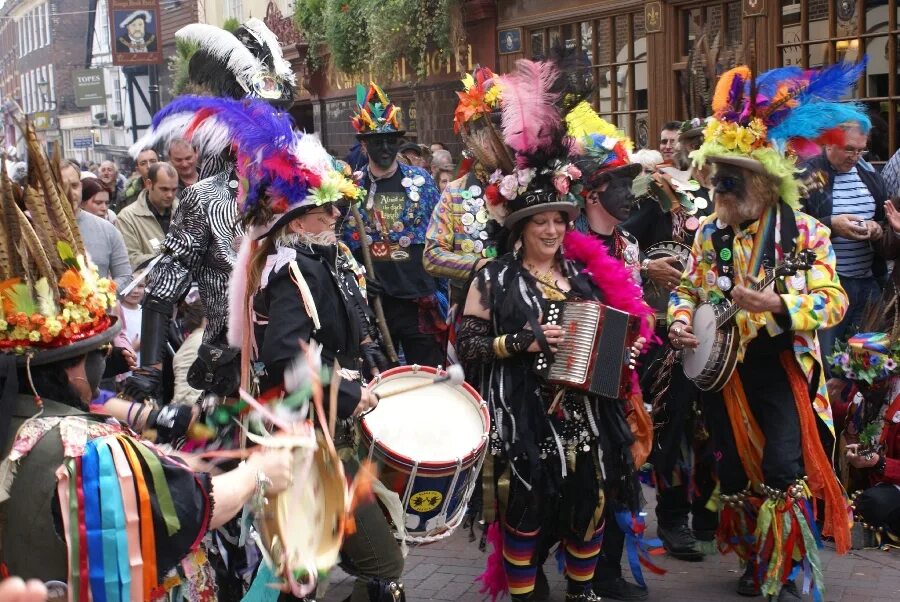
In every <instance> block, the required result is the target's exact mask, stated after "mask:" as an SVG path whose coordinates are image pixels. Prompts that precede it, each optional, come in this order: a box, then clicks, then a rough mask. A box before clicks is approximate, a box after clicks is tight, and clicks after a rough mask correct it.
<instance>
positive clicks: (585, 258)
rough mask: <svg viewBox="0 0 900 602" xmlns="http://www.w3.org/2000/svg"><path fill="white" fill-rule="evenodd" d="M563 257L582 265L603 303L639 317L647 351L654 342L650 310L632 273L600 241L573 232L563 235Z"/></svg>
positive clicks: (651, 312) (641, 333)
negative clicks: (598, 290) (601, 295)
mask: <svg viewBox="0 0 900 602" xmlns="http://www.w3.org/2000/svg"><path fill="white" fill-rule="evenodd" d="M563 255H565V257H566V259H569V260H571V261H577V262H579V263H583V264H584V266H585V268H584V273H585V274H587V275H589V276H590V277H591V280H593V281H594V284H596V285H597V288H599V289H600V291H601V292H602V293H603V298H604V303H606V304H607V305H609V306H611V307H614V308H616V309H618V310H620V311H624V312H628V313H630V314H631V315H633V316H638V317H639V318H640V330H639V332H640V336H642V337H644V338H645V339H646V340H647V344H645V345H644V351H645V352H646V351H647V348H648V346H649V345H648V344H649V343H650V342H652V341H653V340H654V335H653V328H652V324H653V310H652V309H650V307H649V306H648V305H647V304H646V303H644V292H643V291H642V290H641V287H639V286H638V285H637V283H636V282H635V281H634V280H633V279H632V274H631V270H629V269H628V268H626V267H625V264H624V263H623V262H622V261H620V260H618V259H616V258H615V257H613V256H612V255H610V254H609V250H608V249H607V248H606V245H605V244H603V242H602V241H600V240H597V239H596V238H594V237H593V236H590V235H588V234H582V233H581V232H578V231H575V230H573V231H571V232H569V233H567V234H566V238H565V240H564V241H563Z"/></svg>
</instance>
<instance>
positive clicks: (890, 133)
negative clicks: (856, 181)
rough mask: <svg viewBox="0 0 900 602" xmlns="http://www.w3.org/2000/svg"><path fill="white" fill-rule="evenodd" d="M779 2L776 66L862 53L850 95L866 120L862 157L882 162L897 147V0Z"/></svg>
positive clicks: (851, 57) (899, 32)
mask: <svg viewBox="0 0 900 602" xmlns="http://www.w3.org/2000/svg"><path fill="white" fill-rule="evenodd" d="M780 2H781V11H780V14H779V15H777V16H776V19H780V21H781V22H780V25H778V24H776V27H778V28H779V29H780V30H781V43H780V44H779V45H778V49H779V60H780V61H781V64H782V65H799V66H801V67H817V66H820V65H828V64H832V63H834V62H836V61H851V62H856V61H858V60H860V59H861V58H862V56H863V55H864V54H866V55H868V57H869V63H868V65H867V66H866V74H865V77H863V78H862V79H861V80H860V83H859V85H857V87H856V92H855V97H856V98H858V99H864V102H865V105H866V106H867V107H868V109H869V116H870V117H871V118H872V135H871V136H870V137H869V155H868V157H867V158H868V159H869V160H870V161H873V162H881V161H887V160H888V159H889V158H890V156H891V154H892V153H893V152H894V151H895V150H896V149H897V147H898V146H900V75H898V73H897V70H898V69H900V60H898V59H900V0H836V1H834V2H829V1H827V0H780ZM776 23H777V22H776Z"/></svg>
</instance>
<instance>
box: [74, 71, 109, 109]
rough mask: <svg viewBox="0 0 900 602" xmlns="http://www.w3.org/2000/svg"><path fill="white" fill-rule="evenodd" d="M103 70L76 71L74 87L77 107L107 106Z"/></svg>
mask: <svg viewBox="0 0 900 602" xmlns="http://www.w3.org/2000/svg"><path fill="white" fill-rule="evenodd" d="M104 84H105V82H104V81H103V69H75V70H74V71H72V86H73V88H74V89H75V106H76V107H89V106H91V105H102V104H106V86H105V85H104Z"/></svg>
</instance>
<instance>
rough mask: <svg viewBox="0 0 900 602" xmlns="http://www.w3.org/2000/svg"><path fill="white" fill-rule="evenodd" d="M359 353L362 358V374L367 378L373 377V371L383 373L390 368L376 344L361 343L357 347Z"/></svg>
mask: <svg viewBox="0 0 900 602" xmlns="http://www.w3.org/2000/svg"><path fill="white" fill-rule="evenodd" d="M359 351H360V353H361V354H362V358H363V373H364V374H365V376H366V377H367V378H368V377H371V376H373V375H374V371H375V370H378V371H379V372H384V371H385V370H387V369H388V368H390V367H391V364H390V363H389V362H388V360H387V358H386V357H385V356H384V354H383V353H382V352H381V347H379V346H378V343H375V342H372V341H370V342H368V343H363V344H362V345H360V346H359Z"/></svg>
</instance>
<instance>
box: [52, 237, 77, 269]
mask: <svg viewBox="0 0 900 602" xmlns="http://www.w3.org/2000/svg"><path fill="white" fill-rule="evenodd" d="M56 252H57V253H59V258H60V259H62V262H63V263H64V264H66V265H67V266H69V267H70V268H75V269H76V270H77V269H78V258H77V257H75V251H73V250H72V247H70V246H69V243H67V242H64V241H61V240H58V241H56Z"/></svg>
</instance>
